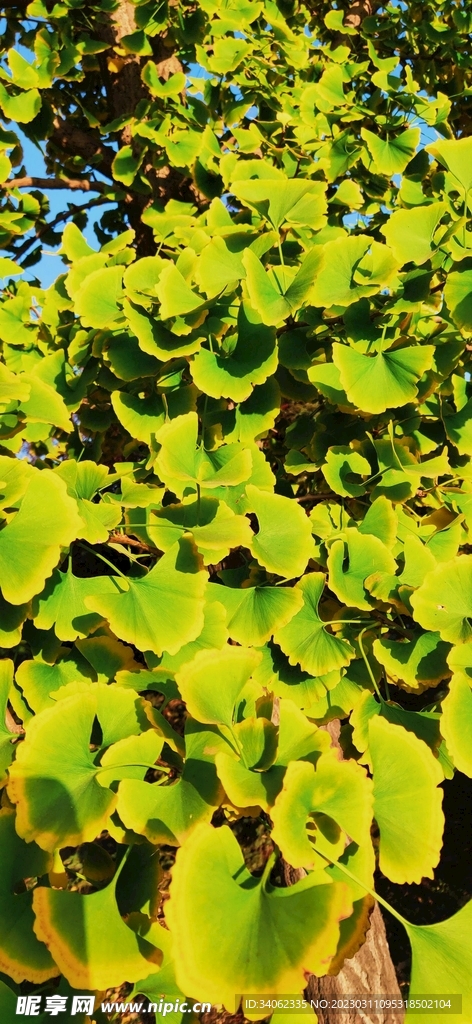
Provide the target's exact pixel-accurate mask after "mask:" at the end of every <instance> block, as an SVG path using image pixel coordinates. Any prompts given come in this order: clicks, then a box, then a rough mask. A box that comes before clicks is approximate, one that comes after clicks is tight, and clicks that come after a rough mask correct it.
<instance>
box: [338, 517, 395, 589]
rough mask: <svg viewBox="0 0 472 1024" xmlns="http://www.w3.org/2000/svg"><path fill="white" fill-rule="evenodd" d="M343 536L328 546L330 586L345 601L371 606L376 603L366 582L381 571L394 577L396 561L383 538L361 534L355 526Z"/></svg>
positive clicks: (349, 528)
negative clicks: (369, 592) (370, 595)
mask: <svg viewBox="0 0 472 1024" xmlns="http://www.w3.org/2000/svg"><path fill="white" fill-rule="evenodd" d="M344 538H345V539H342V540H341V539H340V540H335V541H334V542H333V543H332V544H331V546H330V549H329V555H328V569H329V586H330V589H331V590H333V591H334V593H335V594H336V596H337V597H338V598H339V600H340V601H343V602H344V603H345V604H347V605H351V606H352V607H354V608H365V609H369V608H371V607H372V603H373V602H372V599H371V598H370V597H369V594H368V592H367V589H366V587H365V581H366V580H367V578H368V577H369V576H371V575H372V574H373V573H378V572H382V573H388V574H389V575H391V576H393V575H394V574H395V572H396V569H397V563H396V561H395V559H394V558H393V555H392V554H391V552H390V551H389V550H388V549H387V548H386V547H385V545H384V544H382V541H380V540H379V539H378V537H374V536H373V535H372V534H365V535H362V534H360V533H359V531H358V530H356V529H354V528H353V527H348V529H347V530H345V531H344Z"/></svg>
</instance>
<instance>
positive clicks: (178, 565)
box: [85, 536, 206, 657]
mask: <svg viewBox="0 0 472 1024" xmlns="http://www.w3.org/2000/svg"><path fill="white" fill-rule="evenodd" d="M108 579H111V580H112V582H113V586H114V593H112V594H109V593H108V592H107V590H106V591H105V592H104V593H102V594H95V595H93V596H91V597H86V598H85V605H86V607H87V608H89V609H90V610H91V611H93V612H98V614H99V615H101V616H103V618H106V619H108V622H109V623H110V626H111V628H112V630H113V632H114V633H115V634H116V635H117V636H119V637H121V639H122V640H126V641H127V642H128V643H131V644H134V645H135V646H136V647H138V648H139V649H140V650H141V651H154V653H155V654H158V655H159V657H160V656H161V654H162V652H163V651H168V652H169V654H176V653H177V651H178V650H180V648H181V647H183V645H184V644H186V643H189V642H190V641H191V640H196V638H197V636H198V635H199V634H200V633H201V631H202V629H203V595H204V590H205V585H206V573H205V572H204V570H203V569H201V567H200V561H199V558H198V555H197V552H196V550H195V547H194V545H193V543H192V541H191V538H190V537H188V536H184V537H183V538H182V539H181V540H179V541H177V543H176V544H174V545H173V546H172V547H171V548H170V549H169V551H168V552H167V553H166V554H165V555H163V556H162V558H161V559H160V560H159V561H158V562H157V564H156V565H155V566H154V568H153V569H151V570H150V572H148V573H147V575H146V576H141V577H135V578H131V577H128V578H127V579H123V578H122V577H121V576H112V577H109V578H108ZM108 586H109V584H108V583H107V587H108Z"/></svg>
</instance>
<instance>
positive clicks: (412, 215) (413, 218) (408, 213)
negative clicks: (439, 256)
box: [381, 203, 447, 267]
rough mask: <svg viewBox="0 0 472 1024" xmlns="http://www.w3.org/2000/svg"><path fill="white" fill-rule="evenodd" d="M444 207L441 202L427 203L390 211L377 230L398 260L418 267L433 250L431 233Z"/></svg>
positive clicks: (429, 256) (434, 246)
mask: <svg viewBox="0 0 472 1024" xmlns="http://www.w3.org/2000/svg"><path fill="white" fill-rule="evenodd" d="M446 209H447V207H446V204H445V203H431V205H430V206H419V207H417V208H416V209H413V210H395V211H394V213H392V214H391V216H390V217H389V218H388V221H387V223H386V224H384V226H383V227H382V228H381V231H382V234H383V235H384V236H385V238H386V240H387V244H388V245H389V246H390V247H391V249H393V252H394V253H395V256H396V258H397V260H398V261H399V263H414V264H415V265H416V266H417V267H419V266H421V264H422V263H426V260H429V259H430V258H431V256H432V255H433V253H434V252H435V250H436V249H437V244H435V243H434V242H433V236H434V233H435V231H436V228H437V226H438V224H439V222H440V220H441V217H442V216H443V214H444V213H445V211H446Z"/></svg>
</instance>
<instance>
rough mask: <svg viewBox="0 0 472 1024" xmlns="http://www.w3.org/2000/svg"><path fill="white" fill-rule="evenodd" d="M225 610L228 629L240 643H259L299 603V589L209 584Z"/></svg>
mask: <svg viewBox="0 0 472 1024" xmlns="http://www.w3.org/2000/svg"><path fill="white" fill-rule="evenodd" d="M208 589H209V590H210V591H212V590H213V591H216V594H215V599H216V600H217V601H220V602H221V604H222V605H224V607H225V609H226V612H227V626H228V632H229V635H230V637H231V639H232V640H236V641H237V642H238V643H239V644H242V645H243V646H247V647H249V646H255V647H261V646H262V644H264V643H265V642H266V640H268V639H269V637H271V636H272V635H273V634H274V633H275V632H276V631H277V630H279V629H280V628H281V627H282V626H285V625H286V624H287V622H289V621H290V619H292V618H293V616H294V615H295V614H296V613H297V611H299V609H300V608H301V607H302V604H303V599H302V595H301V593H300V592H299V591H298V590H296V589H294V588H288V587H267V586H259V587H258V586H255V587H244V588H241V589H238V588H234V589H233V588H230V587H220V586H219V587H209V588H208Z"/></svg>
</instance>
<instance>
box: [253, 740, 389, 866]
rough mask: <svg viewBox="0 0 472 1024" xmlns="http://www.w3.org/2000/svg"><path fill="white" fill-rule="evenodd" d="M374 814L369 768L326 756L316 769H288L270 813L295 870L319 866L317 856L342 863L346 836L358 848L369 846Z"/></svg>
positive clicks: (295, 765)
mask: <svg viewBox="0 0 472 1024" xmlns="http://www.w3.org/2000/svg"><path fill="white" fill-rule="evenodd" d="M372 815H373V799H372V783H371V781H370V779H369V778H368V777H367V774H366V771H365V769H363V768H361V766H360V765H357V764H356V763H355V762H354V761H338V760H337V759H336V758H335V757H333V754H332V753H327V754H322V755H321V757H320V758H319V760H318V761H317V764H316V767H314V766H313V765H312V764H308V763H307V762H303V761H298V762H295V761H292V763H291V764H289V766H288V768H287V771H286V774H285V778H284V785H283V789H282V792H281V793H280V794H279V796H278V797H277V800H276V802H275V805H274V807H273V809H272V811H271V817H272V820H273V822H274V829H273V833H272V835H273V838H274V842H276V843H277V845H278V846H280V849H281V850H282V854H283V856H284V857H285V859H286V860H287V861H288V863H289V864H291V865H292V867H298V868H301V867H304V868H314V867H321V865H322V863H323V861H320V859H319V857H318V852H319V853H320V854H322V855H323V854H324V855H325V856H327V857H329V859H330V860H332V861H336V860H338V858H339V857H340V856H341V855H342V854H343V853H344V849H345V846H346V838H347V837H349V838H350V839H352V840H354V842H355V843H357V845H358V846H361V845H364V844H370V827H371V823H372ZM326 818H328V819H329V821H326ZM307 825H309V826H310V831H309V833H308V832H307ZM333 826H334V827H333Z"/></svg>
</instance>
